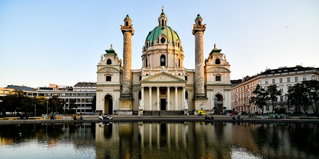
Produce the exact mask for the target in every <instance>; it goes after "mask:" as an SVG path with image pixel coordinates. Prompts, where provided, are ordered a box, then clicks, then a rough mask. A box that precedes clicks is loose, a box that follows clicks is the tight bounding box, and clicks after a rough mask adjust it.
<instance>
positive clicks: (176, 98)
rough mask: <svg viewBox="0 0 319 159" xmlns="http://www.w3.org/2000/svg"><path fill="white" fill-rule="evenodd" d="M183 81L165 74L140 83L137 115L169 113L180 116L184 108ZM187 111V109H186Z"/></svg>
mask: <svg viewBox="0 0 319 159" xmlns="http://www.w3.org/2000/svg"><path fill="white" fill-rule="evenodd" d="M185 85H186V82H185V80H184V79H181V78H178V77H175V76H173V75H170V74H168V73H166V72H162V73H159V74H157V75H154V76H151V77H149V78H146V79H144V80H142V81H141V100H140V102H139V110H140V112H139V113H143V114H145V113H146V114H147V112H151V111H152V112H154V113H155V114H156V112H158V113H160V112H162V113H163V112H166V113H168V114H169V112H171V113H174V114H176V113H177V114H182V113H183V111H184V109H186V108H185V101H186V99H185V91H186V90H185ZM187 109H188V108H187Z"/></svg>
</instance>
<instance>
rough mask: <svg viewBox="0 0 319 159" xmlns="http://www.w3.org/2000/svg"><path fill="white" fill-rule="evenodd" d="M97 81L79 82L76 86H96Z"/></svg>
mask: <svg viewBox="0 0 319 159" xmlns="http://www.w3.org/2000/svg"><path fill="white" fill-rule="evenodd" d="M95 86H96V83H95V82H78V83H77V84H75V85H74V87H95Z"/></svg>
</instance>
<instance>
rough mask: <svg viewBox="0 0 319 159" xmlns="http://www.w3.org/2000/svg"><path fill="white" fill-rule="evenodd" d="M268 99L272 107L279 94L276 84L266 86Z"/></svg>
mask: <svg viewBox="0 0 319 159" xmlns="http://www.w3.org/2000/svg"><path fill="white" fill-rule="evenodd" d="M266 91H267V93H268V100H270V101H271V105H272V108H273V109H274V108H275V102H276V101H277V100H278V98H277V96H280V95H281V91H279V90H277V85H275V84H273V85H270V86H268V87H267V90H266Z"/></svg>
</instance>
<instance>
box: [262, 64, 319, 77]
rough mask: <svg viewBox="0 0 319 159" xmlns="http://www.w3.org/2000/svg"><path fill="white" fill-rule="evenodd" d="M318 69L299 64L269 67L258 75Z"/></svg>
mask: <svg viewBox="0 0 319 159" xmlns="http://www.w3.org/2000/svg"><path fill="white" fill-rule="evenodd" d="M311 70H314V71H316V68H314V67H303V66H300V65H297V66H295V67H279V68H277V69H267V70H266V71H264V72H261V73H260V74H258V75H269V74H278V73H288V72H298V71H311Z"/></svg>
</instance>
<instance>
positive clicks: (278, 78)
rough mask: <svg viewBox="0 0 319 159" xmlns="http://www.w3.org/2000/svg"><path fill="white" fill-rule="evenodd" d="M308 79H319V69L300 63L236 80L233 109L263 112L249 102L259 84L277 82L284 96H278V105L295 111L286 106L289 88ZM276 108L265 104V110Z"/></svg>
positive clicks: (269, 110) (264, 85)
mask: <svg viewBox="0 0 319 159" xmlns="http://www.w3.org/2000/svg"><path fill="white" fill-rule="evenodd" d="M307 80H319V69H318V68H314V67H303V66H299V65H297V66H295V67H280V68H277V69H267V70H265V71H264V72H261V73H260V74H257V75H255V76H252V77H249V76H247V77H245V78H244V79H242V80H241V81H234V82H233V83H234V84H235V86H234V87H233V88H232V109H233V110H236V111H240V112H252V113H255V112H261V111H262V110H261V109H259V108H257V107H256V106H255V105H253V104H250V103H249V100H250V97H252V96H253V94H252V92H253V91H254V90H255V89H256V86H257V85H258V84H259V85H260V86H262V87H263V88H265V87H267V86H269V85H273V84H276V85H277V87H278V89H279V90H280V91H281V93H282V96H279V97H278V101H277V103H276V104H277V106H279V105H280V106H284V107H285V108H286V111H293V110H288V108H287V106H286V102H287V99H288V96H287V93H288V89H289V87H290V86H293V85H294V84H296V83H299V82H302V81H307ZM274 109H275V108H272V106H271V105H269V106H264V108H263V112H265V113H267V112H272V111H273V110H274ZM291 109H294V108H291Z"/></svg>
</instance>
